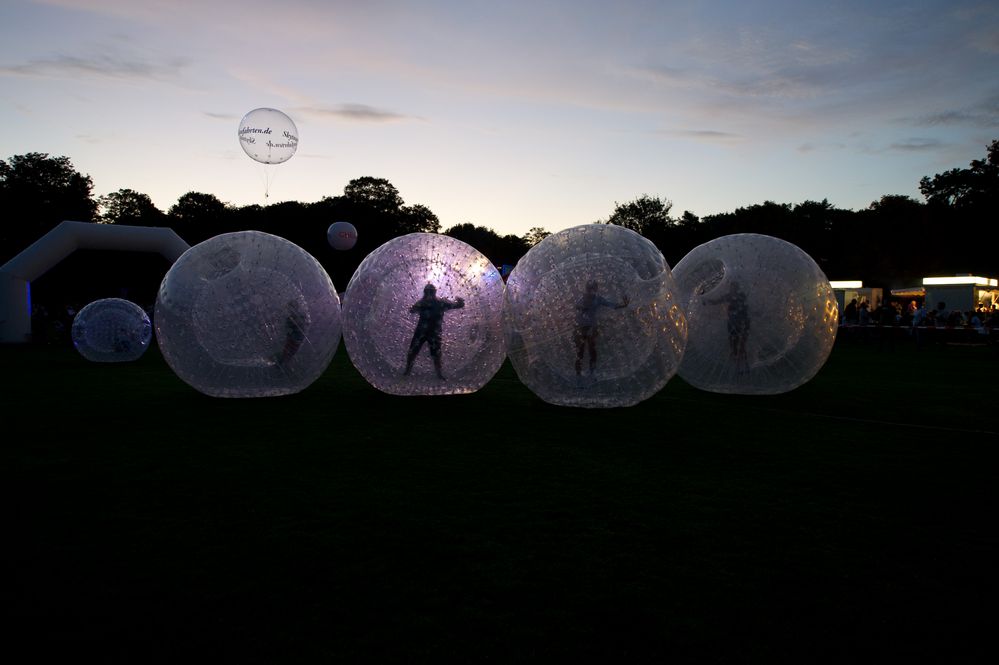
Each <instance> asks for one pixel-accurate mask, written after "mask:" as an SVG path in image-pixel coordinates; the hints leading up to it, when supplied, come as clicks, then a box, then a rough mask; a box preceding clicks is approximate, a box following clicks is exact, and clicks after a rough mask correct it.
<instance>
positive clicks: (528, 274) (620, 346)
mask: <svg viewBox="0 0 999 665" xmlns="http://www.w3.org/2000/svg"><path fill="white" fill-rule="evenodd" d="M673 289H674V286H673V278H672V277H671V275H670V269H669V265H668V264H667V263H666V260H665V259H664V258H663V255H662V254H661V253H660V252H659V250H658V249H657V248H656V246H655V245H653V244H652V243H651V242H649V241H648V240H646V239H645V238H643V237H642V236H640V235H639V234H637V233H635V232H633V231H629V230H628V229H625V228H622V227H620V226H612V225H608V224H588V225H585V226H577V227H574V228H571V229H566V230H565V231H561V232H559V233H556V234H554V235H551V236H548V237H547V238H545V239H544V240H542V241H541V242H540V243H538V244H537V245H535V246H534V247H532V248H531V250H530V251H529V252H528V253H527V254H526V255H525V256H524V257H523V258H522V259H521V260H520V261H519V262H518V263H517V266H516V267H515V268H514V269H513V272H511V273H510V277H509V278H508V279H507V283H506V302H505V307H504V332H505V334H506V343H507V353H508V354H509V356H510V361H511V363H512V364H513V367H514V370H516V372H517V375H518V376H519V377H520V380H521V381H523V382H524V384H525V385H527V387H528V388H530V389H531V390H532V391H534V393H535V394H536V395H538V396H539V397H540V398H541V399H543V400H545V401H546V402H550V403H552V404H560V405H566V406H580V407H615V406H631V405H633V404H637V403H638V402H640V401H642V400H644V399H646V398H648V397H651V396H652V395H654V394H655V393H656V392H658V391H659V390H660V389H662V387H663V386H665V385H666V382H667V381H669V380H670V378H671V377H672V376H673V375H674V374H675V373H676V371H677V368H678V366H679V363H680V357H681V356H682V354H683V348H684V345H685V343H686V340H687V327H686V322H685V321H684V317H683V312H682V310H681V308H680V307H679V304H678V303H677V302H676V297H675V296H674V291H673Z"/></svg>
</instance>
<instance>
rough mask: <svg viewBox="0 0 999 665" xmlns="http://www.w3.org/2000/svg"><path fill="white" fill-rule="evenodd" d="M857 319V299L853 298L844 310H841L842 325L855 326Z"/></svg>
mask: <svg viewBox="0 0 999 665" xmlns="http://www.w3.org/2000/svg"><path fill="white" fill-rule="evenodd" d="M858 317H859V314H858V312H857V299H856V298H854V299H853V300H851V301H850V302H849V304H848V305H847V306H846V307H845V308H843V323H845V324H847V325H850V324H856V323H857V319H858Z"/></svg>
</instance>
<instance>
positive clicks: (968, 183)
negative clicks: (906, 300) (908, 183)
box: [919, 139, 999, 274]
mask: <svg viewBox="0 0 999 665" xmlns="http://www.w3.org/2000/svg"><path fill="white" fill-rule="evenodd" d="M919 190H920V192H922V194H923V196H925V197H926V202H927V204H928V206H929V208H930V211H931V215H932V224H933V226H934V229H938V230H939V231H938V232H936V233H934V234H932V235H931V236H930V237H929V239H930V241H931V243H932V244H933V246H934V250H935V252H936V257H937V258H938V259H939V261H938V262H937V264H938V265H939V268H938V270H940V271H946V272H955V271H957V272H968V271H972V272H987V273H990V274H991V273H992V272H993V271H994V270H995V258H994V257H995V248H996V245H997V244H999V225H997V224H996V220H997V219H999V139H996V140H994V141H992V143H991V144H990V145H989V146H988V149H987V154H986V158H985V159H984V160H982V159H976V160H973V161H972V162H971V164H970V166H969V168H966V169H952V170H950V171H946V172H944V173H940V174H937V175H935V176H933V177H932V178H929V177H926V178H923V179H922V180H920V182H919ZM940 231H943V232H940Z"/></svg>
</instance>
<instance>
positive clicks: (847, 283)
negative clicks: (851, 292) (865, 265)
mask: <svg viewBox="0 0 999 665" xmlns="http://www.w3.org/2000/svg"><path fill="white" fill-rule="evenodd" d="M829 286H831V287H833V288H834V289H862V288H864V283H863V282H862V281H860V280H859V279H841V280H834V281H830V282H829Z"/></svg>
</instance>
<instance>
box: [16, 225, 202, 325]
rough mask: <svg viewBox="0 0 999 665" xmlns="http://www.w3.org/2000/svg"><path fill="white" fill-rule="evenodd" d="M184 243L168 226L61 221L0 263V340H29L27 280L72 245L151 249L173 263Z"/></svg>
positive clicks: (41, 272)
mask: <svg viewBox="0 0 999 665" xmlns="http://www.w3.org/2000/svg"><path fill="white" fill-rule="evenodd" d="M189 248H190V245H188V244H187V243H186V242H184V241H183V240H182V239H181V237H180V236H178V235H177V234H176V233H174V231H173V229H168V228H162V227H147V226H119V225H116V224H91V223H87V222H62V223H61V224H59V226H57V227H55V228H54V229H52V230H51V231H49V232H48V233H46V234H45V235H43V236H42V237H41V238H39V239H38V240H36V241H35V242H33V243H32V244H31V245H29V246H28V247H27V249H25V250H24V251H23V252H21V253H20V254H18V255H17V256H15V257H14V258H12V259H11V260H10V261H8V262H7V263H5V264H3V265H2V266H0V343H21V342H28V341H30V339H31V311H30V304H29V300H30V298H29V294H30V289H31V282H32V281H34V280H36V279H38V278H39V277H41V276H42V275H44V274H45V273H46V271H48V270H49V269H50V268H52V267H53V266H55V265H56V264H58V263H59V262H60V261H62V260H63V259H65V258H66V257H67V256H69V255H70V254H72V253H73V252H75V251H76V250H78V249H111V250H122V251H130V252H155V253H158V254H162V255H163V257H164V258H166V260H167V261H169V262H170V263H171V264H172V263H173V262H174V261H176V260H177V259H178V258H179V257H180V255H181V254H183V253H184V252H186V251H187V250H188V249H189Z"/></svg>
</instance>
